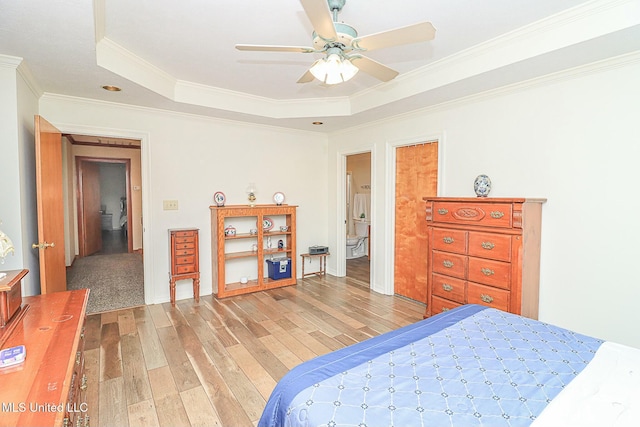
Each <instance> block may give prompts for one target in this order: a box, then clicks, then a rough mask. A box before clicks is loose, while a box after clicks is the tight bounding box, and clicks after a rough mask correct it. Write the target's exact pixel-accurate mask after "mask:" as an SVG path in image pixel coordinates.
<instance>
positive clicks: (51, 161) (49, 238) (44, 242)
mask: <svg viewBox="0 0 640 427" xmlns="http://www.w3.org/2000/svg"><path fill="white" fill-rule="evenodd" d="M35 151H36V201H37V204H38V240H39V241H38V243H37V244H35V245H34V246H36V247H38V246H39V248H38V252H39V259H40V292H41V293H42V294H48V293H52V292H59V291H65V290H66V289H67V271H66V267H65V262H64V205H63V193H62V134H61V133H60V131H59V130H58V129H56V128H55V127H54V126H53V125H52V124H51V123H49V122H47V121H46V120H44V119H43V118H42V117H40V116H35Z"/></svg>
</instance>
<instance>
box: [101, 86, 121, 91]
mask: <svg viewBox="0 0 640 427" xmlns="http://www.w3.org/2000/svg"><path fill="white" fill-rule="evenodd" d="M102 89H104V90H108V91H109V92H120V91H121V90H122V89H120V88H119V87H118V86H111V85H104V86H102Z"/></svg>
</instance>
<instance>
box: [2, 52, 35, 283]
mask: <svg viewBox="0 0 640 427" xmlns="http://www.w3.org/2000/svg"><path fill="white" fill-rule="evenodd" d="M19 64H20V59H19V58H12V57H7V56H2V55H0V182H2V185H1V186H0V220H1V221H2V225H0V229H1V230H3V231H4V232H5V233H6V234H7V235H8V236H9V237H10V238H11V240H12V241H13V244H14V246H15V252H14V254H13V255H9V256H8V257H7V258H6V259H5V263H4V264H0V270H17V269H22V268H27V269H29V271H30V273H29V274H28V275H27V276H26V277H25V279H23V281H22V293H23V295H33V294H36V293H39V292H40V285H39V283H40V282H39V279H38V276H39V267H38V253H37V251H33V250H32V249H31V242H36V241H37V222H34V221H33V220H34V218H35V211H36V210H35V204H36V202H35V191H34V189H35V173H33V171H34V169H33V168H34V163H35V155H34V147H33V127H34V121H33V116H34V114H37V106H38V102H37V96H36V95H35V91H34V90H33V88H31V87H30V86H29V85H28V84H27V83H26V81H25V79H24V78H23V77H22V75H21V73H20V72H18V67H19Z"/></svg>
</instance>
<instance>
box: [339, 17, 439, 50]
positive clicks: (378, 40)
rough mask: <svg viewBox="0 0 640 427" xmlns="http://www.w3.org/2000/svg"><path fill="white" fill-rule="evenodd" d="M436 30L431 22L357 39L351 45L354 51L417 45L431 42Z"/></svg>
mask: <svg viewBox="0 0 640 427" xmlns="http://www.w3.org/2000/svg"><path fill="white" fill-rule="evenodd" d="M435 35H436V29H435V28H434V27H433V25H432V24H431V22H421V23H419V24H413V25H409V26H406V27H400V28H396V29H393V30H389V31H382V32H380V33H375V34H370V35H368V36H362V37H357V38H355V39H354V40H353V42H352V43H351V45H352V46H353V47H354V48H356V49H365V50H373V49H382V48H385V47H391V46H399V45H402V44H409V43H418V42H424V41H429V40H433V38H434V37H435Z"/></svg>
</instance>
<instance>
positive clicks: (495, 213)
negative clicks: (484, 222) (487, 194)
mask: <svg viewBox="0 0 640 427" xmlns="http://www.w3.org/2000/svg"><path fill="white" fill-rule="evenodd" d="M489 215H491V218H495V219H500V218H502V217H503V216H504V212H500V211H491V213H490V214H489Z"/></svg>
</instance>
